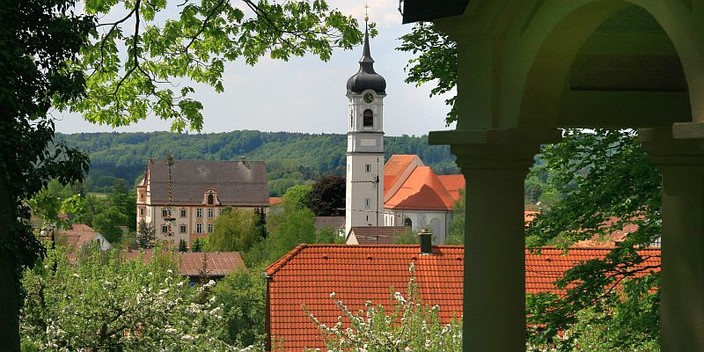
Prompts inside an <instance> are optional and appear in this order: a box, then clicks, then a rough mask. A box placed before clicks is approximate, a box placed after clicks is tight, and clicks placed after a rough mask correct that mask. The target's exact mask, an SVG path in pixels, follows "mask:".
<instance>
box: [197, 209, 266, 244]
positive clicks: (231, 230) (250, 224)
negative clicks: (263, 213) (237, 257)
mask: <svg viewBox="0 0 704 352" xmlns="http://www.w3.org/2000/svg"><path fill="white" fill-rule="evenodd" d="M258 221H259V216H258V214H257V213H256V212H254V211H252V210H250V209H237V208H235V209H233V208H226V210H225V211H224V212H223V213H222V214H220V216H218V217H217V218H216V219H215V223H214V227H215V229H214V232H213V233H212V234H210V235H209V236H208V245H207V246H206V247H205V250H206V251H208V252H232V251H234V252H243V251H247V250H249V248H251V247H252V246H253V245H254V244H255V243H256V242H257V241H258V240H260V238H261V233H260V231H259V228H258V227H257V225H258V224H257V222H258Z"/></svg>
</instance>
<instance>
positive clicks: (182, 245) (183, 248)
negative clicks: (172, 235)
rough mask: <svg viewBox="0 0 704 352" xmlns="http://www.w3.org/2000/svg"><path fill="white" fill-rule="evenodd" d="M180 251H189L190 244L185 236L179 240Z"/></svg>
mask: <svg viewBox="0 0 704 352" xmlns="http://www.w3.org/2000/svg"><path fill="white" fill-rule="evenodd" d="M178 251H179V252H187V251H188V244H186V240H184V239H183V238H182V239H180V240H178Z"/></svg>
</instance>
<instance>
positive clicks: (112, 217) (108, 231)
mask: <svg viewBox="0 0 704 352" xmlns="http://www.w3.org/2000/svg"><path fill="white" fill-rule="evenodd" d="M129 220H131V219H128V218H127V216H126V215H125V214H123V213H121V212H120V210H119V209H118V208H117V207H109V208H107V209H105V210H104V211H102V212H101V213H100V214H98V215H96V216H95V217H94V218H93V228H94V229H95V231H97V232H98V233H100V234H101V235H103V236H104V237H105V239H106V240H108V242H110V243H118V242H120V240H121V239H122V229H121V228H120V226H122V225H124V224H126V223H127V222H128V221H129Z"/></svg>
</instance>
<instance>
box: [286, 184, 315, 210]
mask: <svg viewBox="0 0 704 352" xmlns="http://www.w3.org/2000/svg"><path fill="white" fill-rule="evenodd" d="M311 189H312V186H310V185H297V186H293V187H291V188H289V189H288V190H287V191H286V193H285V194H284V196H283V202H284V203H286V204H287V205H288V206H290V207H293V208H308V205H309V204H310V191H311Z"/></svg>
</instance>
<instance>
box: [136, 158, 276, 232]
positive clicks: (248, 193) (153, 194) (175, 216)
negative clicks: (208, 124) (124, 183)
mask: <svg viewBox="0 0 704 352" xmlns="http://www.w3.org/2000/svg"><path fill="white" fill-rule="evenodd" d="M268 205H269V188H268V185H267V176H266V166H265V164H264V162H263V161H250V160H245V159H242V160H239V161H211V160H173V161H172V165H169V164H168V163H167V160H163V159H149V161H148V162H147V169H146V171H145V173H144V179H143V180H142V182H141V183H140V184H139V185H138V186H137V224H138V226H139V223H140V222H141V221H144V222H145V223H147V224H150V225H151V226H153V228H154V230H155V232H156V234H155V237H156V239H157V240H159V241H168V242H170V243H178V242H179V241H180V240H184V241H186V243H190V242H191V241H194V240H195V239H197V238H201V237H204V236H207V235H208V234H210V233H212V232H213V230H214V222H215V219H216V218H217V217H218V216H219V215H220V214H221V213H222V212H223V211H224V210H225V208H227V207H233V208H243V209H251V210H252V211H260V212H265V211H266V209H267V207H268Z"/></svg>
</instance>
